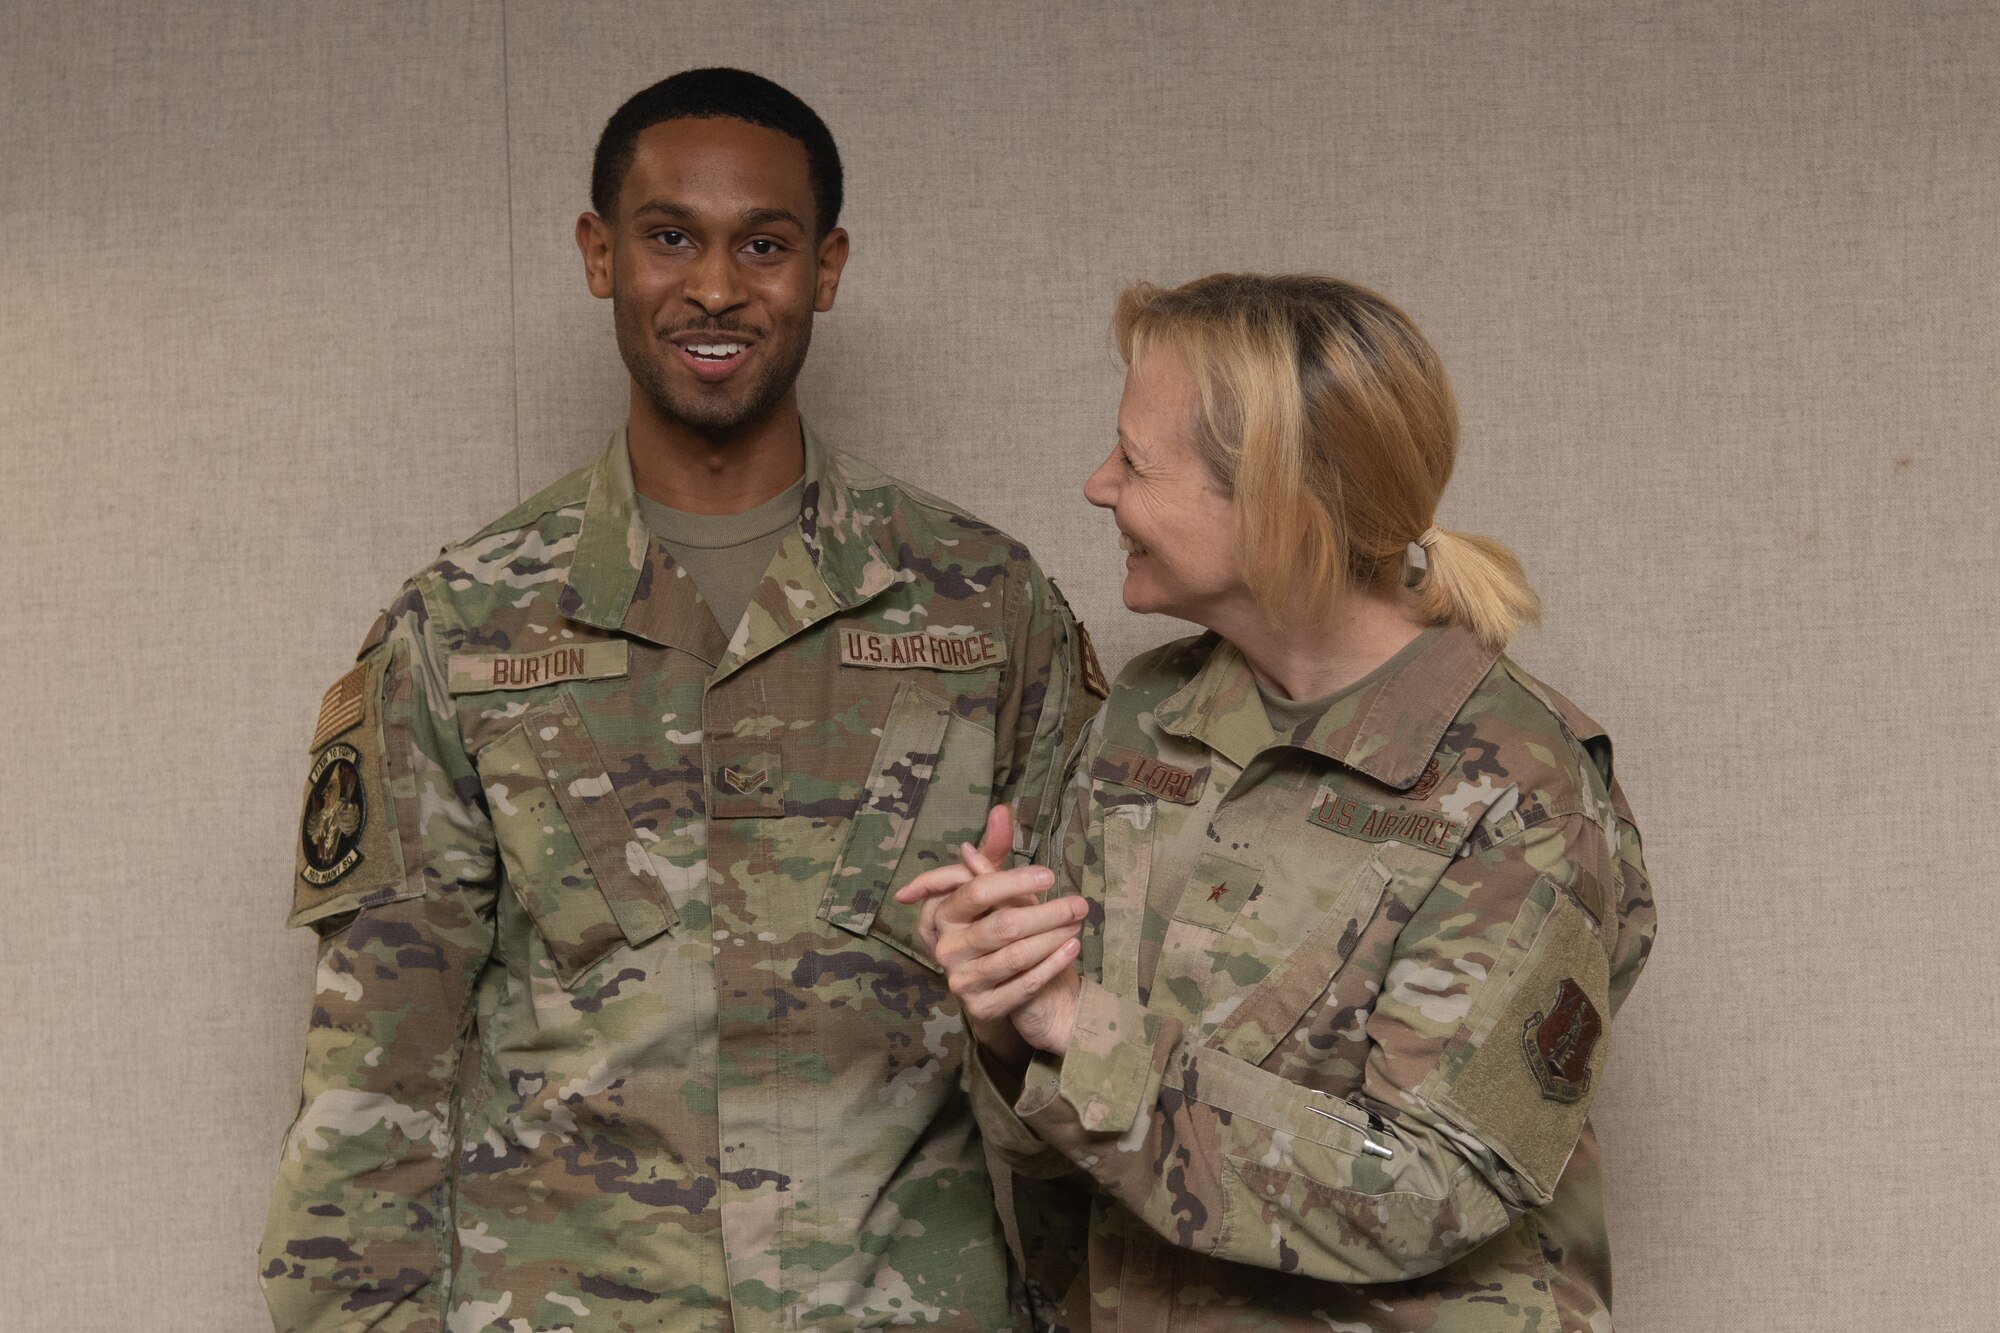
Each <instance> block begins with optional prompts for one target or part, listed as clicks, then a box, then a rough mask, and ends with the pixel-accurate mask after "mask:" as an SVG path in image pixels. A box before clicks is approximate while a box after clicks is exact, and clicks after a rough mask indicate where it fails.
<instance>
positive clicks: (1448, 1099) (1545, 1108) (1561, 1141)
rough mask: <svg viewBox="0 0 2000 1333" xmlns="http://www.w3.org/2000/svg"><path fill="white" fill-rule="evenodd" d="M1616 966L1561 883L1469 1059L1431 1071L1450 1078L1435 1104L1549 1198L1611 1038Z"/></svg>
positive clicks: (1587, 1106) (1436, 1077)
mask: <svg viewBox="0 0 2000 1333" xmlns="http://www.w3.org/2000/svg"><path fill="white" fill-rule="evenodd" d="M1609 973H1610V965H1609V963H1608V961H1607V960H1606V958H1605V956H1604V948H1603V946H1602V944H1601V943H1600V942H1599V941H1598V937H1597V931H1596V929H1595V927H1594V925H1593V923H1592V921H1591V919H1590V915H1589V913H1587V912H1585V911H1584V910H1583V908H1581V907H1579V906H1577V904H1576V902H1575V901H1574V900H1573V899H1572V898H1570V897H1569V896H1568V895H1567V894H1563V893H1557V894H1556V895H1555V906H1554V909H1553V910H1552V911H1551V912H1550V913H1549V915H1548V917H1547V918H1546V919H1545V920H1544V921H1543V922H1542V924H1541V926H1540V928H1539V929H1538V930H1537V931H1536V933H1535V935H1534V938H1533V941H1532V943H1531V944H1530V945H1529V947H1528V949H1527V952H1526V954H1525V956H1524V957H1523V958H1522V960H1521V962H1520V965H1519V966H1518V967H1517V968H1515V969H1514V971H1513V974H1512V977H1511V979H1510V982H1509V984H1508V986H1507V989H1506V991H1505V993H1504V995H1503V996H1501V997H1498V998H1499V999H1500V1001H1501V1002H1500V1003H1498V1004H1496V1005H1494V1006H1493V1009H1492V1011H1491V1013H1492V1017H1491V1019H1490V1022H1486V1023H1481V1024H1480V1025H1479V1028H1478V1029H1477V1030H1475V1031H1474V1032H1473V1033H1472V1034H1471V1036H1470V1040H1469V1041H1468V1043H1467V1044H1468V1046H1469V1047H1470V1050H1469V1051H1467V1052H1464V1053H1463V1058H1462V1061H1461V1060H1451V1059H1449V1058H1448V1059H1447V1061H1446V1063H1445V1065H1443V1066H1441V1067H1440V1069H1439V1071H1438V1072H1437V1073H1436V1074H1433V1075H1432V1080H1433V1081H1434V1082H1440V1083H1442V1084H1443V1087H1442V1088H1441V1089H1440V1090H1438V1091H1436V1092H1435V1093H1434V1094H1432V1095H1431V1096H1430V1100H1431V1101H1432V1102H1433V1104H1435V1105H1437V1106H1438V1107H1440V1108H1441V1109H1443V1110H1445V1111H1447V1112H1448V1113H1449V1114H1450V1115H1451V1117H1452V1118H1453V1120H1455V1121H1456V1122H1457V1123H1458V1124H1460V1125H1462V1126H1464V1127H1465V1128H1466V1129H1467V1130H1469V1131H1470V1132H1471V1133H1473V1134H1476V1135H1477V1136H1478V1137H1479V1138H1480V1139H1481V1140H1482V1141H1484V1142H1486V1143H1489V1144H1491V1145H1492V1146H1493V1147H1494V1148H1495V1149H1496V1150H1497V1151H1498V1152H1499V1153H1500V1155H1501V1156H1502V1157H1504V1158H1506V1160H1507V1163H1508V1164H1509V1165H1510V1166H1512V1167H1513V1168H1514V1170H1515V1171H1517V1172H1518V1173H1519V1174H1520V1175H1521V1176H1522V1177H1523V1178H1524V1179H1525V1180H1526V1181H1527V1182H1528V1183H1529V1185H1530V1186H1531V1188H1532V1189H1533V1191H1534V1192H1535V1195H1536V1197H1537V1199H1538V1200H1539V1201H1541V1202H1546V1201H1547V1200H1548V1199H1549V1198H1551V1197H1553V1196H1554V1194H1555V1187H1556V1182H1557V1181H1558V1180H1559V1179H1560V1178H1561V1176H1562V1172H1563V1168H1564V1167H1565V1166H1567V1165H1568V1163H1569V1156H1570V1153H1571V1152H1572V1151H1573V1150H1574V1149H1575V1147H1576V1141H1577V1137H1578V1135H1579V1134H1581V1133H1582V1131H1583V1124H1584V1120H1585V1119H1586V1117H1587V1116H1588V1115H1589V1113H1590V1101H1591V1096H1592V1094H1593V1093H1594V1092H1595V1091H1596V1085H1597V1081H1598V1076H1599V1074H1600V1073H1601V1072H1602V1070H1603V1067H1604V1060H1605V1056H1606V1054H1607V1052H1608V1050H1609V1047H1610V1043H1609V1042H1608V1041H1606V1040H1604V1038H1605V1037H1607V1036H1609V1035H1610V1034H1609V1030H1608V1025H1609V1022H1610V1019H1609V1014H1610V1009H1609V1007H1608V1005H1607V1003H1606V1001H1607V998H1608V994H1609V989H1610V983H1609ZM1426 1091H1427V1090H1426V1089H1420V1090H1419V1095H1423V1094H1424V1092H1426Z"/></svg>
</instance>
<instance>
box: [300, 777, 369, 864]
mask: <svg viewBox="0 0 2000 1333" xmlns="http://www.w3.org/2000/svg"><path fill="white" fill-rule="evenodd" d="M367 824H368V801H367V797H366V796H364V795H363V794H362V788H361V755H360V753H359V752H358V751H356V750H355V748H354V747H353V746H351V745H344V744H340V745H329V746H327V747H326V749H325V750H323V751H322V752H321V753H320V756H319V758H318V759H315V760H314V761H313V766H312V772H311V774H310V776H309V778H308V781H307V787H306V812H305V818H304V821H303V822H302V824H301V826H300V828H299V848H300V851H301V852H302V853H303V854H304V858H305V859H304V861H303V863H302V864H301V865H300V867H299V877H300V878H301V879H304V880H305V881H306V882H307V883H308V884H311V885H314V886H315V887H317V888H322V889H324V888H330V887H331V886H333V885H334V884H337V883H339V882H340V881H341V880H343V879H345V878H346V877H347V876H348V875H349V874H351V873H353V871H354V869H355V867H356V866H359V865H360V864H361V833H362V830H363V829H364V828H366V827H367Z"/></svg>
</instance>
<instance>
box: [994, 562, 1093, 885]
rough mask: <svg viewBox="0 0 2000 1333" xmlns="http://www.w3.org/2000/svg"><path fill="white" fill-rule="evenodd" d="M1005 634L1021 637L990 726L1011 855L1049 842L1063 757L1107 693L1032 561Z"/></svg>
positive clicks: (1078, 629) (1079, 635)
mask: <svg viewBox="0 0 2000 1333" xmlns="http://www.w3.org/2000/svg"><path fill="white" fill-rule="evenodd" d="M1027 587H1028V595H1027V596H1026V597H1024V598H1020V599H1018V601H1017V607H1018V610H1017V612H1016V620H1015V623H1014V624H1013V625H1011V626H1010V630H1011V633H1010V641H1011V642H1013V643H1018V644H1021V645H1022V650H1021V652H1020V654H1019V657H1018V658H1017V660H1016V663H1015V666H1014V669H1013V674H1012V677H1011V678H1010V680H1009V684H1008V695H1007V697H1006V699H1005V700H1004V701H1003V702H1002V706H1001V709H1000V713H999V717H998V719H997V721H996V725H995V728H994V738H995V741H996V746H995V768H996V772H995V774H994V784H993V800H994V802H995V803H996V804H1001V805H1006V806H1008V807H1009V808H1010V809H1011V810H1012V812H1013V816H1014V855H1015V858H1016V860H1017V862H1025V861H1026V860H1028V859H1030V858H1033V857H1035V856H1036V855H1037V853H1038V852H1039V850H1040V849H1041V848H1042V847H1043V846H1044V845H1045V844H1046V843H1047V840H1048V837H1049V834H1050V831H1051V828H1052V826H1053V825H1054V823H1055V819H1056V815H1057V813H1058V809H1059V804H1060V802H1059V796H1060V792H1059V788H1060V786H1061V783H1062V778H1063V771H1064V770H1063V759H1064V757H1065V756H1066V755H1068V754H1069V753H1070V751H1071V750H1072V749H1073V748H1074V746H1075V742H1076V741H1077V739H1078V737H1079V736H1080V735H1081V734H1082V732H1083V729H1084V728H1085V727H1087V726H1088V725H1089V723H1090V719H1091V718H1092V717H1093V716H1095V714H1096V712H1097V706H1098V704H1099V703H1100V702H1101V701H1102V700H1103V698H1104V695H1105V692H1106V691H1105V685H1104V678H1103V673H1102V672H1100V671H1099V670H1098V669H1097V658H1096V654H1095V652H1094V651H1093V650H1092V649H1091V647H1090V636H1089V635H1088V634H1086V633H1085V632H1084V629H1083V626H1082V624H1080V623H1079V622H1078V621H1077V619H1076V617H1075V616H1074V615H1072V614H1071V613H1070V609H1069V603H1067V602H1066V601H1064V600H1063V595H1062V593H1061V592H1060V591H1059V590H1058V589H1057V588H1056V586H1055V584H1054V583H1052V582H1050V581H1049V579H1048V577H1047V576H1046V575H1045V574H1043V573H1042V571H1041V569H1040V568H1039V567H1038V566H1036V565H1035V564H1034V563H1033V562H1032V561H1031V562H1029V564H1028V577H1027Z"/></svg>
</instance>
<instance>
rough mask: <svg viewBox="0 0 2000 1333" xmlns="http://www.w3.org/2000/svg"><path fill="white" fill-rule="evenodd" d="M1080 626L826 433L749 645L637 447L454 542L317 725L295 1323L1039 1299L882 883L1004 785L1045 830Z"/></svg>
mask: <svg viewBox="0 0 2000 1333" xmlns="http://www.w3.org/2000/svg"><path fill="white" fill-rule="evenodd" d="M1083 651H1087V650H1085V649H1084V648H1083V643H1082V640H1081V635H1080V631H1078V630H1077V629H1076V627H1075V625H1074V622H1073V621H1072V620H1071V619H1070V617H1069V613H1068V611H1067V609H1066V608H1065V607H1064V605H1063V603H1062V601H1061V598H1060V597H1059V595H1058V594H1057V593H1056V592H1055V591H1054V589H1053V588H1052V587H1051V585H1050V584H1049V583H1048V582H1047V580H1046V579H1045V578H1044V576H1043V575H1042V573H1041V572H1040V570H1039V569H1037V568H1036V566H1035V565H1034V564H1033V562H1032V561H1031V560H1030V559H1029V556H1028V553H1027V551H1026V550H1024V549H1023V548H1022V547H1021V546H1020V545H1018V544H1017V543H1015V542H1014V541H1013V540H1011V539H1010V538H1008V537H1006V536H1005V535H1003V534H1002V533H999V532H997V531H995V530H994V529H992V528H990V527H987V526H985V525H984V524H982V523H980V522H978V521H976V520H974V519H972V518H970V517H968V516H967V515H965V514H963V513H961V512H960V511H958V510H956V509H953V508H951V507H950V506H948V505H945V504H944V503H943V502H941V501H938V500H935V499H933V498H931V497H929V496H925V495H923V494H921V493H919V492H916V491H913V490H910V489H909V488H907V487H904V486H902V485H901V484H900V483H898V482H895V481H893V480H891V479H890V478H888V477H885V476H883V475H881V474H880V473H878V472H876V471H874V470H873V469H872V468H870V467H868V466H866V465H865V464H862V463H860V462H858V461H856V460H854V459H850V458H846V457H842V456H840V455H838V454H832V453H829V452H828V451H826V450H825V449H824V448H823V447H821V446H820V445H819V444H818V443H817V442H816V441H814V440H812V439H811V438H810V437H808V447H807V485H806V489H805V499H804V502H803V506H802V513H801V517H800V520H799V523H798V526H797V528H796V529H794V530H793V531H792V532H790V533H789V534H787V536H786V537H785V538H784V541H783V543H782V545H781V546H780V548H779V550H778V553H777V554H776V555H775V556H774V557H773V559H772V562H771V564H770V566H769V568H768V569H767V571H766V573H765V575H764V578H763V581H762V583H761V585H760V586H759V587H758V589H757V592H756V595H755V597H754V599H753V602H752V604H751V606H750V607H749V609H748V611H747V612H746V613H745V616H744V619H743V621H742V622H741V623H740V624H739V626H738V627H737V629H736V632H735V634H734V636H733V637H725V635H724V634H723V632H722V630H721V629H720V628H719V627H718V626H717V625H716V623H715V620H714V617H713V616H711V615H710V614H709V613H708V611H707V609H706V607H705V606H704V604H703V603H702V601H701V599H700V596H699V594H698V593H697V591H696V589H695V587H694V584H693V581H692V580H691V579H689V578H688V577H687V576H686V574H685V573H684V572H683V571H681V570H679V569H677V568H676V567H675V565H674V563H673V560H672V557H671V556H670V555H669V554H668V553H667V552H666V550H665V548H664V547H663V546H662V545H661V544H660V543H659V542H658V541H656V540H654V539H653V538H652V537H651V535H650V534H649V532H648V531H647V529H646V527H645V526H644V523H643V521H642V519H641V517H640V515H639V513H638V511H637V507H636V503H635V497H634V493H633V487H632V479H631V466H630V461H629V457H628V455H627V453H626V447H625V442H624V438H623V436H622V434H621V435H620V436H618V437H616V438H614V439H613V441H612V443H611V447H610V449H609V450H608V451H607V452H606V454H605V455H604V456H603V458H602V459H601V461H599V462H598V463H596V464H595V465H594V466H590V467H586V468H583V469H580V470H579V471H577V472H575V473H573V474H571V475H570V476H568V477H565V478H563V479H562V480H561V481H558V482H556V483H555V484H554V485H553V486H551V487H549V488H548V489H547V490H546V491H544V492H542V493H541V494H540V495H538V496H536V497H535V498H533V499H531V500H529V501H527V502H526V503H525V504H523V505H521V506H520V507H519V508H517V509H516V510H514V511H513V512H512V513H511V514H509V515H507V516H506V517H505V518H502V519H501V520H500V521H498V522H497V523H495V524H493V525H492V526H491V527H489V528H487V529H486V530H485V531H483V532H481V533H479V534H478V535H476V536H475V537H473V538H472V539H471V540H469V541H467V542H465V543H463V544H462V545H458V546H455V547H450V548H447V549H446V550H445V552H444V553H443V554H442V556H441V557H440V558H439V559H438V560H437V561H436V562H435V563H433V564H432V565H431V566H430V567H428V568H427V569H425V570H424V571H423V572H422V573H420V574H418V575H417V576H416V578H415V579H413V580H412V581H411V582H410V584H409V585H407V587H406V588H405V590H404V591H403V593H402V595H401V597H400V598H399V599H398V600H397V601H396V602H395V603H394V605H393V606H391V607H390V609H389V610H388V611H387V612H386V613H385V616H384V618H383V620H382V621H381V622H378V626H377V629H376V631H375V632H374V633H372V634H371V635H370V636H369V637H368V641H367V643H366V645H365V646H364V647H363V649H362V652H361V655H360V658H359V664H358V665H357V666H356V667H355V668H354V669H353V671H351V672H350V673H349V674H348V676H346V677H344V678H343V679H342V681H341V682H339V683H337V684H336V685H335V686H334V688H333V689H332V690H331V691H329V692H328V694H327V697H326V701H325V703H324V704H323V706H322V711H321V717H320V724H319V727H318V728H317V734H316V735H315V737H314V742H313V761H312V767H311V780H310V782H309V785H308V791H307V801H306V811H305V818H304V826H303V828H302V830H301V835H300V847H299V857H298V860H299V874H298V879H297V881H296V885H295V891H296V898H295V903H294V911H293V912H292V915H291V920H292V922H293V923H294V924H300V923H310V924H312V925H313V926H314V927H315V928H317V930H318V931H319V933H320V935H321V937H322V939H321V942H320V946H319V969H318V982H317V993H316V995H315V998H314V1006H313V1011H312V1021H311V1026H310V1030H309V1033H308V1037H307V1051H306V1063H305V1076H304V1090H303V1094H302V1097H301V1100H300V1109H299V1114H298V1119H297V1120H296V1122H295V1123H294V1124H293V1126H292V1128H291V1130H290V1133H289V1134H288V1136H287V1138H286V1140H285V1143H284V1147H283V1153H282V1163H281V1167H280V1174H279V1178H278V1183H277V1188H276V1192H275V1197H274V1199H273V1203H272V1209H271V1215H270V1221H269V1225H268V1229H267V1232H266V1237H265V1242H264V1245H263V1248H262V1251H261V1254H260V1262H261V1264H262V1276H263V1281H264V1287H265V1292H266V1296H267V1299H268V1301H269V1304H270V1306H271V1309H272V1311H273V1315H274V1319H275V1322H276V1325H277V1327H278V1328H280V1329H310V1330H333V1329H364V1328H366V1329H384V1330H387V1329H395V1330H444V1329H449V1330H451V1331H452V1333H461V1331H462V1330H472V1329H487V1328H494V1329H507V1330H522V1331H524V1333H525V1331H526V1330H554V1329H565V1328H572V1327H573V1328H576V1329H703V1330H728V1329H736V1330H764V1329H793V1328H823V1329H844V1328H853V1327H873V1326H876V1325H880V1324H888V1323H899V1324H902V1323H907V1324H916V1325H923V1326H930V1327H936V1328H951V1329H992V1328H997V1327H1004V1326H1008V1325H1010V1324H1017V1323H1018V1322H1019V1321H1018V1320H1017V1319H1016V1317H1015V1316H1014V1315H1013V1314H1012V1313H1011V1311H1010V1297H1009V1283H1010V1277H1009V1272H1008V1265H1007V1261H1006V1258H1005V1253H1004V1246H1003V1245H1002V1244H1001V1243H1000V1229H999V1223H998V1222H997V1220H996V1218H995V1215H994V1204H993V1198H992V1191H991V1183H990V1181H989V1180H988V1178H987V1175H986V1169H985V1166H984V1160H983V1154H982V1150H981V1147H980V1144H979V1141H978V1137H977V1130H976V1126H975V1124H974V1122H973V1119H972V1115H971V1111H970V1107H969V1105H968V1103H967V1100H966V1095H965V1087H964V1080H963V1077H962V1072H963V1070H962V1065H963V1053H964V1041H965V1038H964V1033H963V1026H962V1022H961V1019H960V1016H959V1013H958V1010H957V1006H956V1003H955V1002H954V1001H953V1000H952V999H951V998H950V996H949V994H948V991H947V989H946V987H945V985H944V984H943V979H942V977H941V976H940V975H939V973H938V972H937V971H936V969H935V966H934V964H933V963H932V961H931V960H930V959H929V957H928V956H927V954H926V953H925V951H924V950H923V949H922V947H921V946H920V945H918V944H916V943H915V942H914V940H915V936H914V927H915V909H913V908H908V907H904V906H901V905H899V904H898V903H896V902H895V901H894V899H893V898H892V897H891V896H890V895H891V893H892V891H893V889H894V888H895V887H897V886H898V885H900V884H901V883H902V882H903V881H905V880H907V879H908V878H909V877H910V876H912V875H913V874H915V873H917V871H919V870H920V869H922V868H924V867H926V866H930V865H935V864H937V863H938V861H939V860H940V859H941V858H948V857H949V856H950V855H951V851H952V848H954V847H955V846H956V845H957V843H958V841H959V840H960V839H963V838H967V837H976V836H977V834H978V830H979V828H980V826H981V823H982V821H983V817H984V813H985V810H986V808H987V805H988V803H989V800H992V801H1001V802H1007V803H1010V804H1012V805H1013V806H1014V807H1015V809H1016V811H1017V812H1018V813H1017V819H1018V820H1019V825H1020V826H1021V827H1023V828H1024V829H1025V830H1027V831H1028V832H1027V834H1026V835H1025V836H1024V837H1023V839H1021V840H1020V846H1019V848H1018V850H1020V851H1022V852H1027V851H1028V850H1030V845H1031V840H1032V838H1033V836H1034V833H1035V831H1036V830H1039V829H1043V828H1045V827H1046V824H1047V823H1048V822H1049V821H1050V820H1051V819H1052V812H1053V807H1054V805H1055V804H1056V798H1057V797H1058V796H1059V794H1060V787H1061V780H1062V779H1061V762H1062V758H1061V757H1062V753H1063V751H1064V749H1065V748H1066V745H1067V738H1068V734H1069V732H1070V731H1072V730H1080V729H1081V723H1082V720H1083V719H1084V718H1087V716H1088V710H1089V709H1090V708H1091V707H1094V705H1095V703H1096V700H1095V699H1094V698H1090V697H1089V696H1088V694H1087V693H1085V692H1083V691H1082V690H1080V689H1078V688H1077V683H1078V682H1077V671H1076V664H1077V662H1078V661H1079V658H1078V657H1077V656H1074V655H1073V654H1077V653H1080V652H1083ZM1100 692H1101V684H1100Z"/></svg>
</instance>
